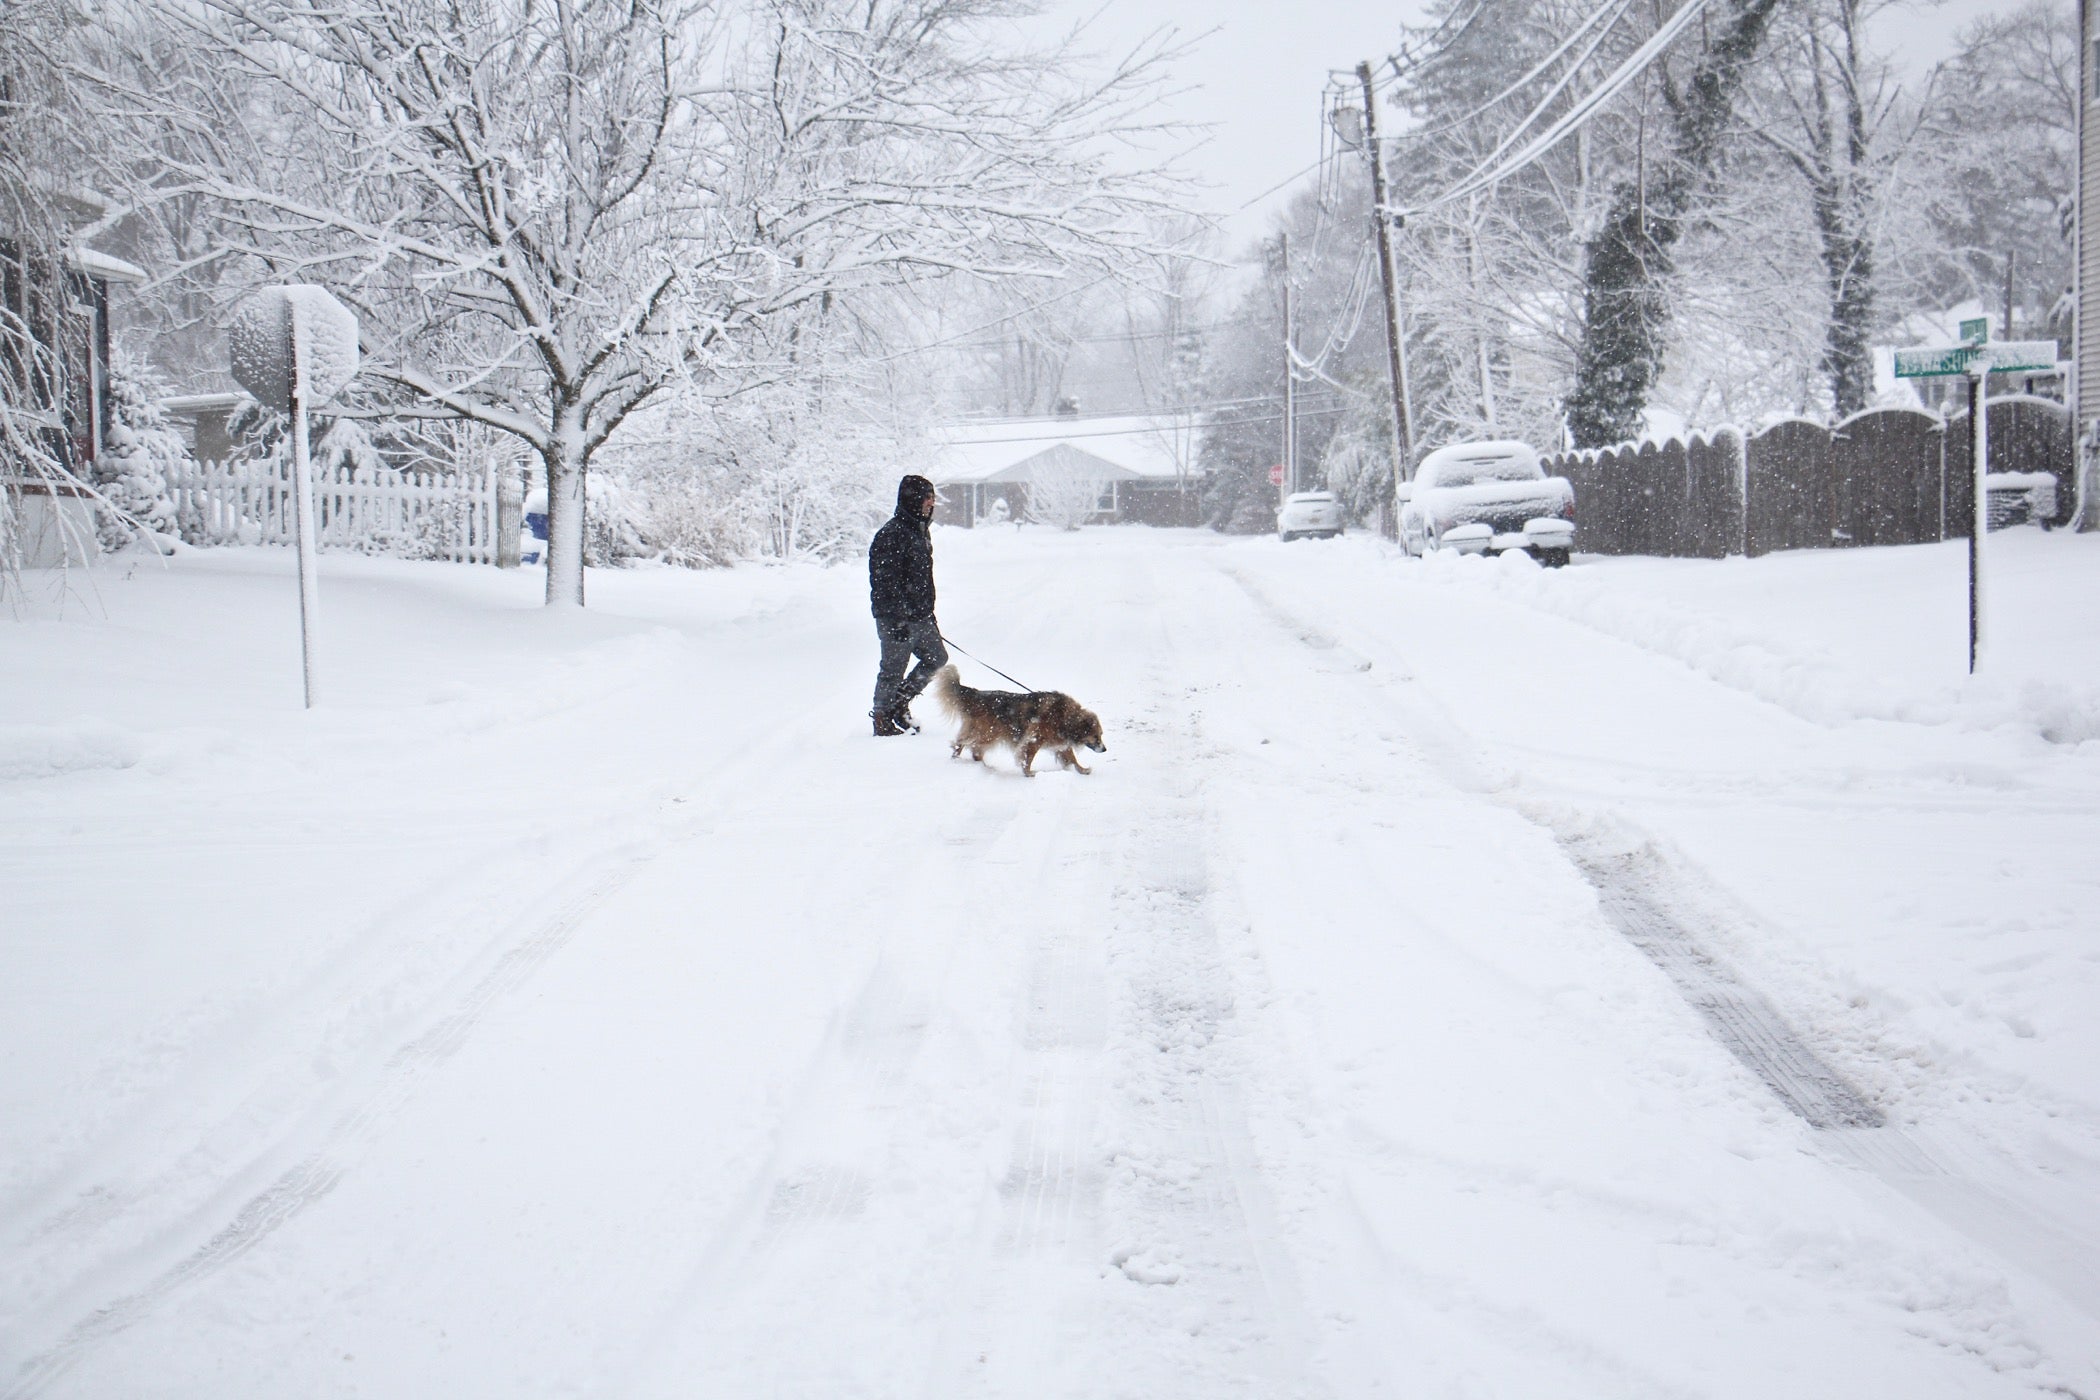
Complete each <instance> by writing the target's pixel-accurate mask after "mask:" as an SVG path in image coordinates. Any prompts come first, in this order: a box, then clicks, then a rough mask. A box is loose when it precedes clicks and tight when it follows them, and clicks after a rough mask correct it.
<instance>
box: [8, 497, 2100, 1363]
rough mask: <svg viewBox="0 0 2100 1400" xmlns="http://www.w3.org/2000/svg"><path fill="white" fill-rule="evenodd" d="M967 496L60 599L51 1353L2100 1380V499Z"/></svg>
mask: <svg viewBox="0 0 2100 1400" xmlns="http://www.w3.org/2000/svg"><path fill="white" fill-rule="evenodd" d="M936 539H937V543H936V551H937V558H938V565H937V568H938V576H939V581H940V587H941V597H942V605H941V609H940V617H941V621H942V624H943V626H944V628H945V630H946V632H947V633H948V635H949V636H950V637H952V638H954V639H956V640H957V641H959V642H960V643H961V644H962V645H963V646H965V647H968V648H969V649H970V650H971V651H973V652H976V653H977V654H979V655H981V656H983V657H984V658H985V659H986V660H987V661H989V662H991V663H993V664H996V665H998V666H1000V667H1004V668H1007V669H1009V670H1011V671H1012V672H1013V673H1014V674H1015V675H1016V676H1018V677H1019V678H1021V679H1022V680H1024V681H1026V682H1027V683H1029V684H1032V685H1035V686H1039V687H1044V688H1062V689H1066V690H1069V691H1070V692H1072V693H1073V694H1074V695H1075V696H1077V697H1078V698H1079V699H1080V700H1081V701H1082V702H1083V703H1085V704H1086V705H1088V706H1089V707H1091V708H1092V709H1094V710H1095V711H1097V712H1098V713H1099V715H1100V716H1101V718H1102V721H1103V723H1104V726H1105V727H1106V733H1107V742H1108V752H1107V753H1105V754H1103V755H1100V756H1099V758H1098V761H1096V760H1095V758H1094V757H1093V756H1091V755H1089V756H1088V757H1087V761H1088V762H1089V763H1090V764H1092V765H1093V766H1094V767H1095V772H1094V774H1093V775H1092V776H1091V777H1081V776H1078V775H1076V774H1072V773H1069V772H1063V771H1059V770H1058V769H1057V768H1056V766H1055V764H1054V763H1049V762H1044V763H1043V764H1041V766H1040V768H1039V776H1038V777H1037V778H1035V779H1034V780H1033V781H1027V780H1023V779H1022V778H1021V777H1020V776H1019V775H1018V773H1017V772H1016V771H1015V770H1014V768H1013V766H1012V764H1011V762H1010V761H1009V760H1008V759H1007V758H1006V757H1005V756H1004V755H1000V756H998V757H997V758H995V759H993V760H991V761H990V762H989V764H988V765H987V766H986V767H978V766H976V765H973V764H971V763H969V762H968V761H967V759H966V758H965V760H963V761H951V760H950V758H949V755H948V746H947V744H946V742H945V741H944V739H943V738H942V726H941V725H940V724H939V723H938V722H936V719H935V716H934V714H933V711H932V705H931V702H930V700H922V701H921V702H920V705H919V707H918V708H919V711H920V717H921V718H922V720H925V721H927V725H926V732H925V733H923V734H921V735H918V736H916V737H911V738H899V739H891V740H884V741H880V742H878V741H876V740H874V739H871V738H870V737H868V733H867V721H866V720H865V718H863V712H864V711H865V710H866V708H867V703H868V689H869V683H870V680H871V679H872V672H873V666H874V660H875V639H874V635H873V629H872V627H871V625H870V623H869V619H868V616H867V593H866V577H865V573H864V571H863V570H862V568H861V567H860V566H859V565H858V564H848V565H843V566H841V567H838V568H835V569H829V570H823V569H817V568H814V567H803V566H789V567H776V568H767V567H756V566H746V567H742V568H738V569H734V570H724V571H717V572H711V573H693V572H689V571H684V570H670V569H645V570H633V571H605V572H597V573H594V574H593V575H592V576H591V578H590V582H589V587H590V603H591V606H590V608H589V609H588V610H587V611H584V612H575V611H560V610H553V611H550V610H545V609H542V608H541V607H539V606H538V604H539V601H540V596H541V588H542V581H541V577H540V576H539V575H538V574H536V573H534V572H533V571H532V570H529V569H528V570H523V571H516V572H509V573H505V572H499V571H497V570H494V569H485V568H481V569H477V568H470V567H466V566H454V565H443V564H410V563H404V562H400V561H395V560H383V559H361V558H355V557H351V556H340V555H331V556H329V557H327V558H326V559H325V560H324V562H323V585H322V586H323V602H322V607H323V618H324V631H323V634H322V636H323V649H322V652H321V667H322V672H321V675H322V691H321V694H322V697H323V701H324V703H323V706H322V708H320V709H318V710H316V711H314V712H313V713H311V714H308V713H304V712H302V711H301V710H300V708H299V666H298V641H297V626H296V619H297V613H296V593H295V589H294V584H293V573H294V570H293V565H292V559H291V556H290V554H289V553H288V552H285V551H279V550H266V549H250V550H223V551H208V552H196V551H189V552H185V553H183V554H182V555H180V556H178V557H177V558H175V559H174V560H171V561H169V562H168V563H167V564H166V565H165V566H162V565H160V564H158V563H156V562H153V561H151V560H144V561H141V560H139V559H137V558H136V556H124V557H123V558H122V559H121V560H120V561H119V562H118V563H116V564H114V565H110V566H107V567H105V568H103V569H100V570H98V571H95V572H93V573H91V574H81V573H76V574H75V575H73V576H72V578H71V579H70V581H69V591H68V592H67V593H66V595H65V596H62V597H61V596H58V595H57V594H55V593H54V591H53V590H54V587H55V586H56V585H55V583H54V582H53V581H52V580H48V579H47V580H45V581H44V582H43V583H42V584H39V583H37V582H35V581H32V583H31V586H30V589H29V593H30V597H31V601H30V602H29V603H28V604H27V605H26V606H27V607H28V608H29V609H30V610H31V614H30V616H29V617H28V618H27V619H26V620H24V621H21V622H18V623H11V624H9V625H8V626H7V628H6V629H5V630H0V720H4V723H0V908H4V910H5V914H4V919H0V1395H6V1396H9V1397H15V1396H22V1397H27V1396H40V1397H41V1396H49V1397H113V1396H125V1397H149V1396H166V1397H198V1398H199V1400H201V1398H202V1397H212V1398H213V1400H235V1398H236V1397H280V1396H295V1395H296V1396H310V1397H319V1396H349V1395H371V1396H387V1397H406V1396H439V1395H446V1396H488V1397H496V1396H503V1397H516V1396H539V1395H591V1396H622V1397H627V1396H631V1397H637V1400H640V1397H674V1396H675V1397H708V1398H709V1400H716V1398H717V1397H719V1400H743V1397H759V1396H768V1397H773V1396H778V1397H798V1398H800V1397H808V1398H809V1400H818V1398H819V1397H823V1398H824V1400H832V1398H833V1397H861V1396H866V1397H893V1396H894V1397H903V1396H914V1397H918V1396H924V1397H941V1398H943V1400H945V1397H964V1396H1012V1397H1088V1400H1094V1398H1095V1397H1108V1396H1129V1397H1145V1398H1146V1400H1161V1397H1190V1400H1197V1398H1199V1397H1200V1398H1201V1400H1210V1397H1233V1396H1261V1397H1295V1396H1306V1397H1359V1396H1377V1395H1392V1396H1415V1395H1423V1396H1430V1395H1434V1396H1464V1397H1481V1400H1490V1398H1492V1400H1512V1398H1513V1397H1538V1400H1573V1398H1574V1397H1598V1400H1607V1398H1608V1400H1625V1397H1640V1396H1673V1397H1674V1396H1688V1397H1689V1396H1696V1397H1730V1398H1731V1400H1736V1398H1739V1400H1770V1397H1775V1396H1786V1397H1803V1398H1805V1397H1830V1400H1837V1398H1838V1397H1848V1398H1849V1397H1861V1396H1901V1397H1905V1400H1925V1397H1996V1396H2007V1397H2010V1396H2017V1395H2027V1394H2033V1393H2046V1394H2056V1395H2082V1396H2088V1397H2095V1396H2100V1262H2096V1261H2100V1080H2096V1077H2095V1076H2096V1070H2100V1016H2096V1014H2095V1012H2096V1007H2100V914H2096V913H2095V911H2096V910H2100V861H2096V860H2095V858H2094V852H2095V851H2096V850H2100V658H2096V657H2095V656H2094V654H2093V648H2092V646H2091V642H2090V639H2091V638H2092V637H2093V636H2094V635H2096V629H2100V601H2096V600H2100V586H2096V585H2100V536H2093V535H2085V536H2075V537H2074V536H2068V535H2063V534H2057V535H2044V534H2042V533H2041V532H2039V531H2033V530H2020V531H2014V532H2008V534H2007V535H2005V536H2003V537H2001V538H1994V539H1993V540H1992V542H1991V544H1992V550H1993V559H1994V565H1995V567H1996V568H1997V570H1998V572H1997V573H1996V574H1995V575H1994V584H1995V591H1994V594H1993V607H1994V610H1995V611H1994V631H1993V634H1992V642H1993V647H1994V650H1993V651H1992V652H1991V653H1990V660H1991V662H1992V664H1993V666H1994V668H1995V669H1994V672H1993V673H1992V674H1991V675H1989V676H1987V677H1986V679H1984V680H1982V681H1979V682H1975V683H1971V684H1967V685H1964V684H1963V683H1962V682H1961V679H1960V668H1961V665H1962V659H1961V653H1960V646H1961V637H1962V633H1961V627H1962V625H1963V620H1962V617H1961V615H1960V614H1959V612H1958V608H1959V606H1960V598H1961V574H1960V568H1961V555H1960V552H1959V551H1960V549H1961V546H1960V545H1959V544H1958V543H1957V544H1947V545H1931V546H1920V547H1915V548H1907V549H1885V550H1859V551H1847V552H1842V553H1828V552H1826V553H1813V554H1801V555H1784V556H1772V557H1768V558H1764V559H1758V560H1744V559H1730V560H1724V561H1715V562H1705V561H1689V560H1635V559H1625V560H1594V561H1592V560H1585V561H1581V562H1579V563H1578V565H1577V566H1576V567H1573V568H1570V569H1566V570H1554V571H1544V570H1540V569H1538V568H1536V566H1534V565H1532V564H1530V562H1529V561H1528V560H1525V559H1521V558H1516V559H1507V560H1502V561H1498V562H1492V563H1491V562H1489V561H1486V560H1481V559H1455V558H1450V557H1439V558H1436V559H1433V560H1431V561H1428V562H1426V563H1424V562H1418V561H1413V560H1406V559H1401V558H1399V557H1397V556H1396V555H1395V554H1394V553H1393V552H1392V551H1391V549H1390V547H1388V546H1386V545H1384V544H1382V543H1380V542H1378V541H1375V540H1372V539H1368V538H1364V537H1361V536H1349V537H1346V538H1344V539H1341V540H1338V541H1333V542H1302V543H1299V544H1294V545H1290V546H1282V545H1279V544H1277V543H1276V542H1275V541H1274V540H1272V539H1230V538H1225V537H1221V536H1216V535H1212V534H1210V533H1208V532H1196V531H1164V530H1161V531H1155V530H1145V529H1138V528H1127V529H1093V530H1087V531H1082V532H1077V533H1071V534H1061V533H1057V532H1053V531H1048V530H1042V529H1034V528H1031V529H1028V530H1025V531H1016V530H1011V529H1002V530H997V531H993V530H983V531H977V532H966V531H957V530H943V531H940V532H938V534H937V537H936ZM40 587H41V589H42V591H41V592H39V591H38V589H39V588H40ZM957 659H958V661H959V662H960V663H961V665H962V668H963V674H964V678H965V680H967V681H969V682H971V683H972V684H977V685H999V684H1002V682H1000V681H998V680H997V678H996V677H994V676H992V675H991V674H990V673H988V672H987V671H985V670H984V669H983V668H982V667H981V666H978V665H976V664H974V663H972V662H971V661H969V660H968V659H966V658H961V657H959V658H957Z"/></svg>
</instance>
